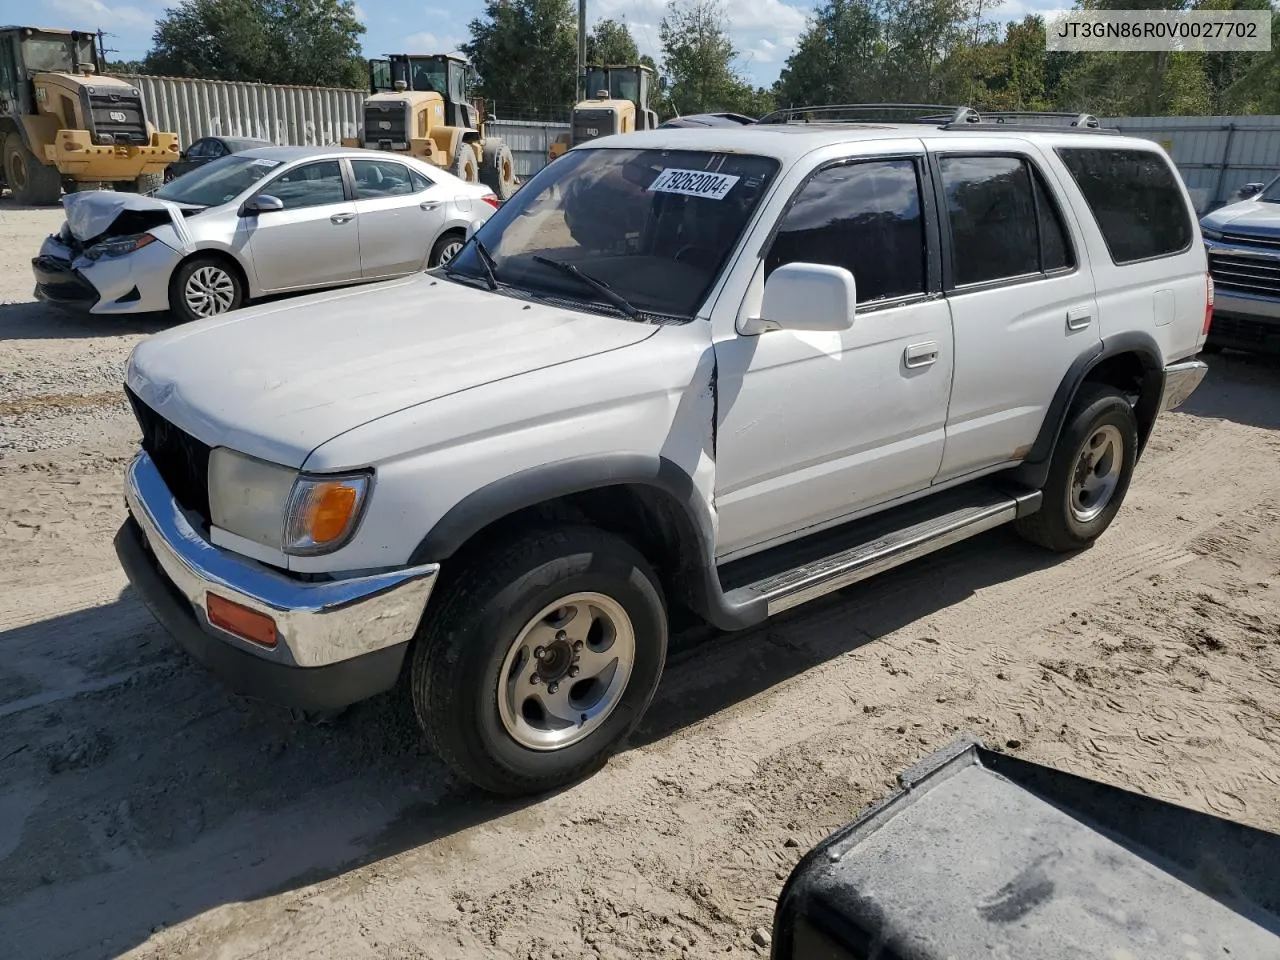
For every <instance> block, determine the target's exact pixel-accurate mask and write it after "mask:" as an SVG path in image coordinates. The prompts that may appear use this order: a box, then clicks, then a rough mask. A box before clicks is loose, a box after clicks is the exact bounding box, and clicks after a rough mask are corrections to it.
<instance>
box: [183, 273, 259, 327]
mask: <svg viewBox="0 0 1280 960" xmlns="http://www.w3.org/2000/svg"><path fill="white" fill-rule="evenodd" d="M243 303H244V283H243V281H242V280H241V279H240V273H239V271H238V270H236V269H235V268H234V267H232V266H231V265H230V264H229V263H228V262H227V261H226V260H224V259H222V258H221V257H192V258H191V259H190V260H187V261H186V262H185V263H183V264H181V265H180V266H179V267H178V269H177V270H175V271H174V272H173V279H172V280H170V281H169V310H170V312H171V313H172V314H173V316H174V319H175V320H177V321H178V322H179V323H191V322H192V321H194V320H205V319H207V318H209V317H216V316H218V315H219V314H223V313H229V312H230V311H232V310H237V309H239V308H240V306H241V305H242V304H243Z"/></svg>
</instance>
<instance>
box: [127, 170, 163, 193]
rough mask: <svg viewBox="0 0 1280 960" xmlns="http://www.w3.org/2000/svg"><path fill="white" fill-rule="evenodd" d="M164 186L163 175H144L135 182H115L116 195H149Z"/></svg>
mask: <svg viewBox="0 0 1280 960" xmlns="http://www.w3.org/2000/svg"><path fill="white" fill-rule="evenodd" d="M163 186H164V174H163V173H144V174H143V175H142V176H140V177H138V179H136V180H118V181H116V192H117V193H150V192H151V191H153V190H159V189H160V188H161V187H163Z"/></svg>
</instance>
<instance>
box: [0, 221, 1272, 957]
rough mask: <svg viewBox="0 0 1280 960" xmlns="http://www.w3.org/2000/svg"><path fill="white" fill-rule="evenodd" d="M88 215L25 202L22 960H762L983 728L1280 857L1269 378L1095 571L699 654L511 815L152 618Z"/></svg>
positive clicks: (971, 560) (17, 248)
mask: <svg viewBox="0 0 1280 960" xmlns="http://www.w3.org/2000/svg"><path fill="white" fill-rule="evenodd" d="M57 219H58V218H57V214H56V213H54V214H49V213H48V212H38V213H33V212H24V211H15V210H13V209H12V208H3V207H0V297H2V298H3V300H4V304H3V306H0V930H2V931H4V935H3V940H4V947H3V948H0V953H4V954H5V955H8V956H13V957H22V958H43V957H74V958H91V957H102V956H118V955H122V954H123V955H128V956H131V957H140V958H178V957H182V958H210V960H212V958H228V957H236V958H252V957H264V958H265V957H271V958H294V957H297V958H303V957H340V958H365V957H368V958H410V957H421V958H431V960H448V958H455V960H474V958H481V957H485V958H487V957H514V958H519V960H526V958H534V960H544V958H565V960H576V958H586V957H599V958H619V960H621V958H630V957H655V958H656V957H680V956H687V957H704V956H712V955H715V956H724V957H729V958H732V957H739V958H741V957H754V956H759V955H761V954H764V953H765V952H766V948H763V947H760V946H759V945H757V944H756V943H755V942H754V940H753V935H754V936H755V937H756V938H758V939H763V937H761V936H760V933H759V932H758V928H763V930H767V929H768V927H769V925H770V921H771V916H772V911H773V903H774V898H775V897H776V896H777V893H778V890H779V888H780V887H781V885H782V881H783V879H784V877H785V876H786V873H787V871H788V870H789V869H790V868H791V866H792V865H793V864H794V863H795V861H796V860H797V859H798V858H799V856H800V855H801V854H802V853H803V852H804V851H805V850H806V849H807V848H808V847H810V846H811V845H813V844H814V843H816V842H817V841H819V840H820V839H821V838H823V837H824V836H825V835H827V834H828V833H829V832H830V831H831V830H833V829H834V828H836V827H838V826H839V825H841V824H843V823H845V822H847V821H848V820H850V819H851V818H853V817H854V816H855V815H856V814H857V813H858V812H859V811H860V810H861V809H863V808H864V807H865V806H866V805H867V804H868V803H870V802H872V801H874V800H876V799H878V798H880V797H882V796H883V795H884V794H885V793H886V792H887V791H888V790H889V789H890V788H891V786H892V785H893V782H894V776H895V774H896V773H897V772H898V771H900V770H901V769H903V768H904V767H906V766H907V765H909V764H911V763H912V762H913V761H915V760H917V759H918V758H920V757H921V756H923V755H925V754H926V753H929V752H930V751H932V750H933V749H935V748H938V747H940V746H943V745H945V744H946V743H948V742H950V741H951V740H952V739H953V738H954V737H955V736H956V735H957V734H958V733H959V732H962V731H964V732H971V733H973V734H976V735H977V736H979V737H981V738H982V739H983V740H984V741H985V742H986V743H988V744H989V745H995V746H999V747H1001V748H1002V749H1007V750H1011V751H1016V752H1018V753H1019V754H1021V755H1023V756H1026V757H1028V758H1030V759H1033V760H1036V761H1040V762H1044V763H1048V764H1052V765H1054V766H1056V767H1059V768H1062V769H1065V770H1070V771H1073V772H1076V773H1080V774H1084V775H1086V776H1090V777H1096V778H1099V779H1101V780H1104V781H1107V782H1110V783H1115V784H1120V785H1124V786H1127V787H1130V788H1133V789H1136V790H1140V791H1142V792H1145V793H1148V794H1151V795H1154V796H1157V797H1161V798H1163V799H1166V800H1171V801H1174V802H1177V803H1182V804H1186V805H1189V806H1191V807H1194V808H1197V809H1200V810H1205V811H1211V812H1214V813H1217V814H1221V815H1223V816H1227V817H1232V818H1236V819H1239V820H1241V821H1243V822H1246V823H1249V824H1252V825H1255V826H1260V827H1264V828H1269V829H1272V830H1280V802H1277V800H1278V798H1280V699H1278V698H1277V695H1276V691H1277V683H1278V682H1280V470H1278V469H1277V466H1278V465H1280V433H1278V432H1277V428H1280V370H1277V368H1276V367H1275V366H1273V365H1269V364H1267V363H1264V362H1261V361H1253V360H1249V359H1247V358H1243V357H1233V356H1226V357H1221V358H1217V359H1216V360H1215V362H1214V368H1213V371H1212V373H1211V375H1210V378H1209V379H1208V380H1207V381H1206V383H1205V385H1204V386H1203V387H1202V388H1201V390H1200V391H1199V392H1198V393H1197V394H1196V395H1195V396H1194V397H1193V398H1192V400H1191V401H1190V402H1189V403H1188V405H1187V406H1186V407H1185V408H1184V410H1183V411H1182V412H1180V413H1177V414H1173V415H1170V416H1169V417H1167V418H1166V419H1164V420H1163V421H1162V422H1161V424H1160V426H1159V427H1158V429H1157V434H1156V436H1155V438H1154V440H1153V442H1152V446H1151V448H1150V450H1149V452H1148V454H1147V456H1146V457H1145V459H1144V460H1143V462H1142V464H1141V465H1140V467H1139V470H1138V473H1137V476H1136V478H1135V481H1134V484H1133V488H1132V490H1131V492H1130V495H1129V500H1128V502H1127V504H1126V506H1125V508H1124V510H1123V511H1122V513H1121V515H1120V519H1119V521H1118V522H1117V523H1116V525H1115V526H1113V528H1112V529H1111V531H1110V532H1108V534H1107V535H1106V536H1105V537H1104V538H1103V539H1102V540H1101V541H1100V542H1099V543H1098V544H1097V546H1096V547H1095V548H1094V549H1092V550H1090V551H1088V552H1086V553H1083V554H1080V555H1077V556H1073V557H1070V558H1065V559H1064V558H1060V557H1053V556H1047V555H1045V554H1044V553H1042V552H1039V551H1037V550H1036V549H1034V548H1031V547H1029V546H1026V545H1024V544H1022V543H1021V542H1019V541H1018V540H1016V539H1015V538H1014V537H1013V536H1012V535H1011V534H1009V533H1007V532H1005V531H996V532H994V533H992V534H990V535H987V536H984V537H982V538H979V539H977V540H974V541H970V542H968V543H966V544H962V545H960V546H958V547H956V548H953V549H951V550H949V551H947V552H944V553H942V554H939V555H936V556H934V557H932V558H929V559H926V560H924V561H922V562H920V563H917V564H915V565H914V566H911V567H908V568H903V569H900V570H898V571H895V572H893V573H891V574H889V575H887V576H884V577H882V578H880V579H878V580H876V581H873V582H871V583H867V584H863V585H861V586H859V587H856V588H852V589H850V590H848V591H846V592H845V593H843V594H840V595H837V596H834V597H831V598H828V599H827V600H825V601H821V602H819V603H818V604H816V605H813V606H811V607H808V608H803V609H801V610H798V611H796V612H795V613H794V614H792V615H789V616H787V617H784V618H781V619H779V620H776V621H774V622H771V623H769V624H768V625H767V626H765V627H763V628H761V629H758V630H755V631H752V632H749V633H746V634H738V635H732V636H728V635H711V634H699V635H696V636H685V637H681V638H678V640H677V642H676V644H675V649H674V651H673V654H672V659H671V663H670V665H669V667H668V671H667V674H666V676H665V679H664V681H663V685H662V688H661V690H660V692H659V694H658V697H657V700H656V701H655V703H654V705H653V707H652V709H651V711H650V714H649V718H648V720H647V721H646V724H645V725H644V727H643V728H642V730H641V731H640V733H639V735H638V736H637V737H636V738H635V739H634V742H633V743H632V744H631V746H630V749H629V750H628V751H626V752H625V753H623V754H621V755H620V756H619V757H618V758H617V759H615V760H614V761H613V762H612V763H611V764H610V765H609V766H608V767H607V768H606V769H605V770H604V771H602V772H601V773H600V774H599V775H597V776H596V777H594V778H593V779H591V780H590V781H588V782H586V783H583V784H581V785H579V786H577V787H575V788H573V789H571V790H568V791H565V792H563V793H560V794H558V795H556V796H553V797H550V798H547V799H543V800H540V801H538V802H536V803H499V802H495V801H493V800H491V799H488V798H486V797H483V796H479V795H477V794H475V793H473V792H471V791H469V790H466V789H464V788H463V787H461V786H460V785H458V784H456V783H454V782H453V781H451V780H450V778H449V777H448V775H447V774H446V773H445V771H444V770H443V768H442V767H441V765H440V764H439V763H438V762H437V761H436V760H434V759H433V758H432V757H431V756H430V755H429V754H427V753H426V752H425V751H424V750H423V749H422V747H421V745H420V744H419V742H418V741H417V739H416V737H415V736H414V733H413V731H412V730H411V729H410V728H409V727H408V726H407V725H406V723H405V719H404V717H405V715H404V713H403V710H402V704H401V703H400V702H399V701H398V700H396V699H395V698H394V697H390V696H388V697H386V698H383V699H381V700H378V701H375V702H371V703H368V704H364V705H361V706H359V707H357V708H355V709H354V710H352V711H351V712H350V713H349V714H348V715H347V716H345V717H344V718H343V719H342V720H341V722H340V723H339V724H338V725H337V726H335V727H332V728H321V729H315V728H310V727H300V726H298V725H296V724H295V723H294V722H293V721H292V720H290V719H289V718H288V717H287V716H286V715H284V714H283V713H282V712H280V711H275V710H272V709H270V708H266V707H261V706H254V705H246V704H243V703H240V702H237V701H234V700H232V699H231V698H229V697H228V696H227V695H226V694H224V693H223V691H222V690H221V689H219V688H218V687H217V686H215V685H214V684H212V683H211V682H210V680H209V679H208V678H207V676H206V675H205V674H204V673H203V672H201V670H200V669H199V668H197V667H195V666H194V665H192V664H191V663H189V662H188V661H187V659H186V658H185V657H184V656H182V655H180V654H179V653H178V652H177V651H176V650H175V649H174V648H173V647H172V645H171V643H170V642H169V640H168V638H167V637H166V636H165V635H164V634H163V633H162V632H161V630H160V629H159V628H158V627H157V626H156V625H155V624H154V623H153V622H152V620H151V618H150V617H149V615H148V614H147V612H146V611H145V610H144V609H143V608H142V606H141V604H140V603H139V602H138V601H137V600H136V599H135V598H134V597H133V596H132V595H131V593H130V591H129V590H128V588H127V587H126V584H125V579H124V577H123V575H122V574H121V573H120V571H119V570H118V568H117V566H116V563H115V558H114V554H113V553H112V549H111V536H112V534H113V533H114V531H115V528H116V526H117V525H118V523H119V522H120V520H121V518H122V516H123V508H122V502H121V494H120V475H121V469H122V466H123V464H124V463H125V461H126V459H127V457H128V456H129V454H130V452H131V447H132V445H133V443H134V436H135V433H134V430H133V427H132V424H131V422H130V420H129V419H128V416H127V413H126V411H125V410H124V409H123V407H121V405H120V404H119V403H118V402H117V401H116V400H115V399H113V398H112V393H113V391H118V382H119V369H120V364H121V362H122V361H123V360H124V358H125V356H126V355H127V352H128V350H129V348H130V346H131V345H132V344H133V343H134V342H136V341H137V340H138V339H139V338H140V337H141V336H143V335H145V334H146V333H147V332H149V331H151V330H154V329H157V328H158V323H155V322H150V321H148V322H142V323H137V322H132V323H124V324H122V323H119V322H100V321H85V320H70V319H66V318H63V317H60V316H59V315H57V314H56V313H54V312H52V311H49V310H47V309H45V308H43V307H40V306H37V305H34V304H32V303H31V302H30V275H29V272H28V260H29V257H30V256H31V255H32V253H33V251H34V247H35V245H36V244H37V243H38V241H39V238H40V237H41V236H42V235H43V234H44V233H46V232H47V231H48V230H50V229H52V228H53V227H54V226H56V223H57ZM117 395H118V394H117Z"/></svg>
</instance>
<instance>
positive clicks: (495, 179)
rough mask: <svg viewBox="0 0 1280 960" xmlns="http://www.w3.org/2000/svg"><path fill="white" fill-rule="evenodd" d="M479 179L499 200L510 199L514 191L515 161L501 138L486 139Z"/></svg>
mask: <svg viewBox="0 0 1280 960" xmlns="http://www.w3.org/2000/svg"><path fill="white" fill-rule="evenodd" d="M480 181H481V183H483V184H484V185H485V186H486V187H488V188H489V189H490V190H492V191H493V192H494V193H495V194H497V197H498V199H499V200H510V199H511V197H512V196H513V195H514V194H515V192H516V161H515V157H514V156H513V155H512V153H511V148H510V147H509V146H507V145H506V143H504V142H503V141H501V140H486V141H485V144H484V163H483V165H482V166H481V168H480Z"/></svg>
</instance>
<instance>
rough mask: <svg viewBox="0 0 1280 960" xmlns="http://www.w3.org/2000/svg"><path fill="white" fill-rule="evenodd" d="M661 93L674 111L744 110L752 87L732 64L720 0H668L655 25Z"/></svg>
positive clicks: (734, 53) (733, 56) (734, 55)
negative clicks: (659, 47) (662, 82)
mask: <svg viewBox="0 0 1280 960" xmlns="http://www.w3.org/2000/svg"><path fill="white" fill-rule="evenodd" d="M658 32H659V36H660V37H661V39H662V69H663V74H664V76H665V80H666V83H665V87H664V95H665V97H666V98H667V100H668V102H669V104H670V106H671V108H672V110H674V111H675V112H676V113H681V114H685V113H706V112H709V111H721V110H725V111H737V112H744V113H745V112H746V111H748V110H750V109H751V107H752V98H753V97H754V96H755V93H756V91H755V90H753V89H752V87H751V85H750V84H748V83H747V82H746V80H744V79H743V78H742V76H741V75H740V74H739V73H738V70H737V67H736V66H735V64H736V61H737V55H738V54H737V51H736V50H735V49H734V47H733V41H732V40H730V39H729V30H728V23H727V21H726V18H725V12H724V7H723V5H722V4H721V2H720V0H671V2H670V4H669V5H668V6H667V13H666V15H665V16H664V17H663V18H662V23H661V25H660V26H659V28H658Z"/></svg>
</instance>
